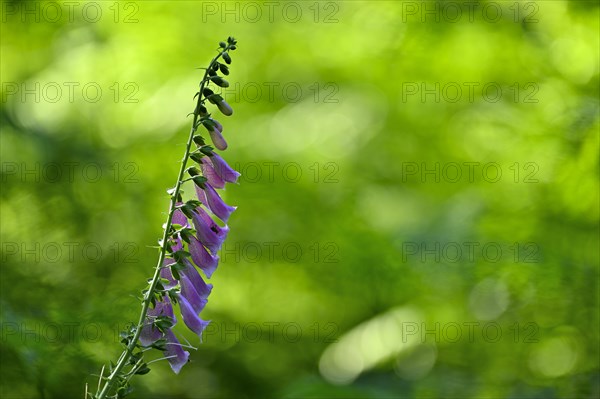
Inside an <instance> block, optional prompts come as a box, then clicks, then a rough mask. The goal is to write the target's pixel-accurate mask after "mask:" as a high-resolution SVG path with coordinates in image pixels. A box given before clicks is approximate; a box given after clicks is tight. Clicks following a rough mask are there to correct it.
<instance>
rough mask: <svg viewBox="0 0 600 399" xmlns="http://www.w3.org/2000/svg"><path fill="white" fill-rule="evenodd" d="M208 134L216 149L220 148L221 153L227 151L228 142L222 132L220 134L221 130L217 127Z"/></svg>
mask: <svg viewBox="0 0 600 399" xmlns="http://www.w3.org/2000/svg"><path fill="white" fill-rule="evenodd" d="M208 134H209V135H210V139H211V140H212V142H213V144H214V145H215V147H216V148H218V149H219V150H221V151H225V150H226V149H227V142H226V141H225V138H223V135H222V134H221V132H219V130H218V129H217V128H216V127H214V128H213V129H212V130H209V131H208Z"/></svg>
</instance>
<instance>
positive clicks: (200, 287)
mask: <svg viewBox="0 0 600 399" xmlns="http://www.w3.org/2000/svg"><path fill="white" fill-rule="evenodd" d="M184 262H185V264H186V266H187V267H186V268H185V269H183V270H182V271H181V274H183V275H185V277H187V278H188V279H189V280H190V282H191V283H192V286H193V287H194V289H195V290H196V292H197V293H198V295H200V298H202V299H207V298H208V296H209V295H210V292H211V291H212V288H213V285H212V284H206V283H205V282H204V280H203V279H202V277H200V274H199V273H198V270H196V268H195V267H194V265H192V264H191V263H190V261H189V260H187V259H185V260H184Z"/></svg>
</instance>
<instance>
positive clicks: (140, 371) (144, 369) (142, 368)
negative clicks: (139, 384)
mask: <svg viewBox="0 0 600 399" xmlns="http://www.w3.org/2000/svg"><path fill="white" fill-rule="evenodd" d="M149 372H150V368H149V367H148V365H146V363H144V364H142V366H140V368H139V369H138V370H137V371H136V372H135V373H136V374H139V375H144V374H148V373H149Z"/></svg>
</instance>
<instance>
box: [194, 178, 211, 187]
mask: <svg viewBox="0 0 600 399" xmlns="http://www.w3.org/2000/svg"><path fill="white" fill-rule="evenodd" d="M192 180H194V183H196V185H197V186H200V187H204V183H206V182H207V181H208V179H207V178H206V177H204V176H194V177H193V179H192Z"/></svg>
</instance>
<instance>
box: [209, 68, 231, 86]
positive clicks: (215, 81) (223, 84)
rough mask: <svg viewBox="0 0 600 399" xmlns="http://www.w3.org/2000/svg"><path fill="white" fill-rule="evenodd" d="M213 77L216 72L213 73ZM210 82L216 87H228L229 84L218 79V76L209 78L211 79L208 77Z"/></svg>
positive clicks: (220, 78)
mask: <svg viewBox="0 0 600 399" xmlns="http://www.w3.org/2000/svg"><path fill="white" fill-rule="evenodd" d="M215 75H216V72H215ZM210 80H211V81H212V82H213V83H214V84H216V85H217V86H220V87H229V82H228V81H226V80H225V79H223V78H222V77H220V76H211V77H210Z"/></svg>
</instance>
